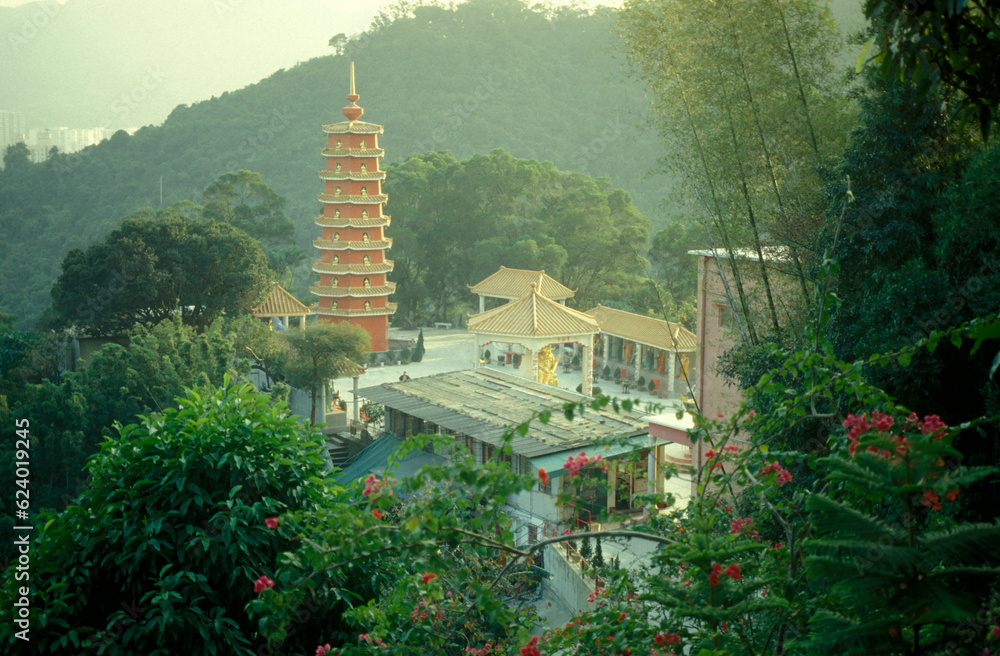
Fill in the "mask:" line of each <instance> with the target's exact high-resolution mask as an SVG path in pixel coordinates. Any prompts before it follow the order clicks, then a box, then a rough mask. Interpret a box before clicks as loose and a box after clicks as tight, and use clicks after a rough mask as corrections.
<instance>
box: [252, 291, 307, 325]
mask: <svg viewBox="0 0 1000 656" xmlns="http://www.w3.org/2000/svg"><path fill="white" fill-rule="evenodd" d="M250 311H251V312H252V313H253V316H254V318H255V319H266V320H268V321H271V320H272V319H278V320H279V321H281V323H282V325H283V326H284V327H285V328H286V329H287V328H289V325H288V322H289V320H290V319H291V317H298V318H299V328H300V329H305V327H306V316H308V314H309V306H308V305H306V304H305V303H303V302H302V301H300V300H299V299H297V298H295V297H294V296H292V295H291V294H290V293H289V292H288V291H287V290H286V289H285V288H284V287H282V286H281V285H279V284H278V283H274V287H273V288H272V289H271V293H270V294H268V295H267V298H266V299H264V302H263V303H261V304H260V307H252V308H250Z"/></svg>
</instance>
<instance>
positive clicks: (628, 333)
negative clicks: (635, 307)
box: [587, 305, 698, 351]
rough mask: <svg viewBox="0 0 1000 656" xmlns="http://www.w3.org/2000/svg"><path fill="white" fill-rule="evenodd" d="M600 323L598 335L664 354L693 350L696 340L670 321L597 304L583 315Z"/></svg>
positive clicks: (689, 332)
mask: <svg viewBox="0 0 1000 656" xmlns="http://www.w3.org/2000/svg"><path fill="white" fill-rule="evenodd" d="M587 314H588V315H589V316H592V317H594V318H595V319H597V320H598V321H599V322H600V324H601V332H602V333H607V334H608V335H614V336H615V337H621V338H622V339H627V340H629V341H633V342H638V343H641V344H645V345H646V346H652V347H653V348H658V349H663V350H665V351H694V350H695V349H697V347H698V338H697V337H695V334H694V333H692V332H691V331H690V330H688V329H687V328H685V327H684V326H682V325H680V324H679V323H674V322H672V321H664V320H662V319H656V318H654V317H645V316H643V315H641V314H635V313H632V312H625V311H624V310H616V309H614V308H609V307H604V306H603V305H598V306H597V307H595V308H594V309H592V310H590V311H588V312H587Z"/></svg>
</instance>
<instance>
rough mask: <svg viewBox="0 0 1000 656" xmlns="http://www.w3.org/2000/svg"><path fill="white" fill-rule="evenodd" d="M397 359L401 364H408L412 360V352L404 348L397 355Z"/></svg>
mask: <svg viewBox="0 0 1000 656" xmlns="http://www.w3.org/2000/svg"><path fill="white" fill-rule="evenodd" d="M399 357H400V358H401V359H402V360H403V364H410V360H411V359H412V358H413V352H412V351H411V350H410V349H408V348H405V349H403V350H402V351H400V353H399Z"/></svg>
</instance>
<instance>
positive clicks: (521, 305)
mask: <svg viewBox="0 0 1000 656" xmlns="http://www.w3.org/2000/svg"><path fill="white" fill-rule="evenodd" d="M467 325H468V329H469V331H470V332H473V333H481V334H487V335H500V336H504V337H546V336H564V335H594V334H597V333H598V332H600V325H599V324H598V322H597V320H596V319H594V318H593V317H591V316H588V315H586V314H584V313H583V312H580V311H578V310H574V309H572V308H568V307H566V306H565V305H560V304H559V303H556V302H555V301H553V300H552V299H549V298H545V297H544V296H542V295H541V294H539V293H538V291H537V290H535V289H532V290H531V292H530V293H529V294H528V295H527V296H524V297H522V298H519V299H518V300H516V301H512V302H510V303H507V304H505V305H501V306H500V307H497V308H493V309H492V310H487V311H486V312H481V313H480V314H476V315H473V316H471V317H469V321H468V324H467Z"/></svg>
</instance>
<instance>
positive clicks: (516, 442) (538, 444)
mask: <svg viewBox="0 0 1000 656" xmlns="http://www.w3.org/2000/svg"><path fill="white" fill-rule="evenodd" d="M357 395H358V396H360V397H363V398H366V399H368V400H369V401H372V402H374V403H381V404H383V405H385V406H386V408H391V409H394V410H398V411H400V412H403V413H406V414H408V415H412V416H414V417H417V418H419V419H422V420H424V421H427V422H431V423H433V424H437V425H438V426H441V427H442V428H444V429H447V430H450V431H454V432H456V433H460V434H463V435H469V436H470V437H473V438H475V439H477V440H480V441H482V442H486V443H487V444H493V445H497V444H499V443H500V441H501V438H502V437H503V434H504V432H505V431H506V430H507V429H508V428H509V427H512V426H517V425H519V424H521V423H522V422H524V421H526V420H528V419H529V418H530V417H531V416H532V415H533V414H534V413H536V412H539V411H541V410H546V409H549V410H552V418H551V419H550V420H549V423H548V424H543V423H541V422H539V421H537V420H536V421H533V422H531V425H530V427H529V429H528V432H527V434H525V435H523V436H522V435H518V434H517V433H514V438H513V440H512V441H511V446H512V448H513V451H514V453H516V454H518V455H521V456H524V457H526V458H536V457H538V456H543V455H548V454H551V453H560V452H566V451H579V450H583V449H586V448H588V447H589V446H590V445H592V444H593V442H594V441H595V440H597V439H600V438H607V437H612V436H616V437H619V436H620V437H636V436H640V435H646V434H648V432H649V424H648V422H647V421H646V419H645V418H644V417H643V416H642V415H641V414H639V413H636V412H625V411H622V412H617V413H616V412H615V411H614V410H613V409H611V408H610V407H607V408H605V409H602V410H593V409H591V408H587V409H586V411H585V412H584V413H583V414H577V415H576V416H574V418H573V420H572V421H571V420H569V419H566V417H565V415H564V414H563V410H562V408H563V404H565V403H580V402H584V403H586V402H588V401H589V398H588V397H586V396H583V395H582V394H577V393H575V392H571V391H569V390H565V389H562V388H559V387H554V386H552V385H545V384H543V383H539V382H536V381H533V380H529V379H527V378H521V377H520V376H514V375H511V374H508V373H504V372H500V371H496V370H493V369H468V370H465V371H452V372H448V373H442V374H437V375H435V376H427V377H424V378H413V379H411V380H406V381H400V382H390V383H383V384H382V385H376V386H373V387H365V388H363V389H359V390H358V391H357Z"/></svg>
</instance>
